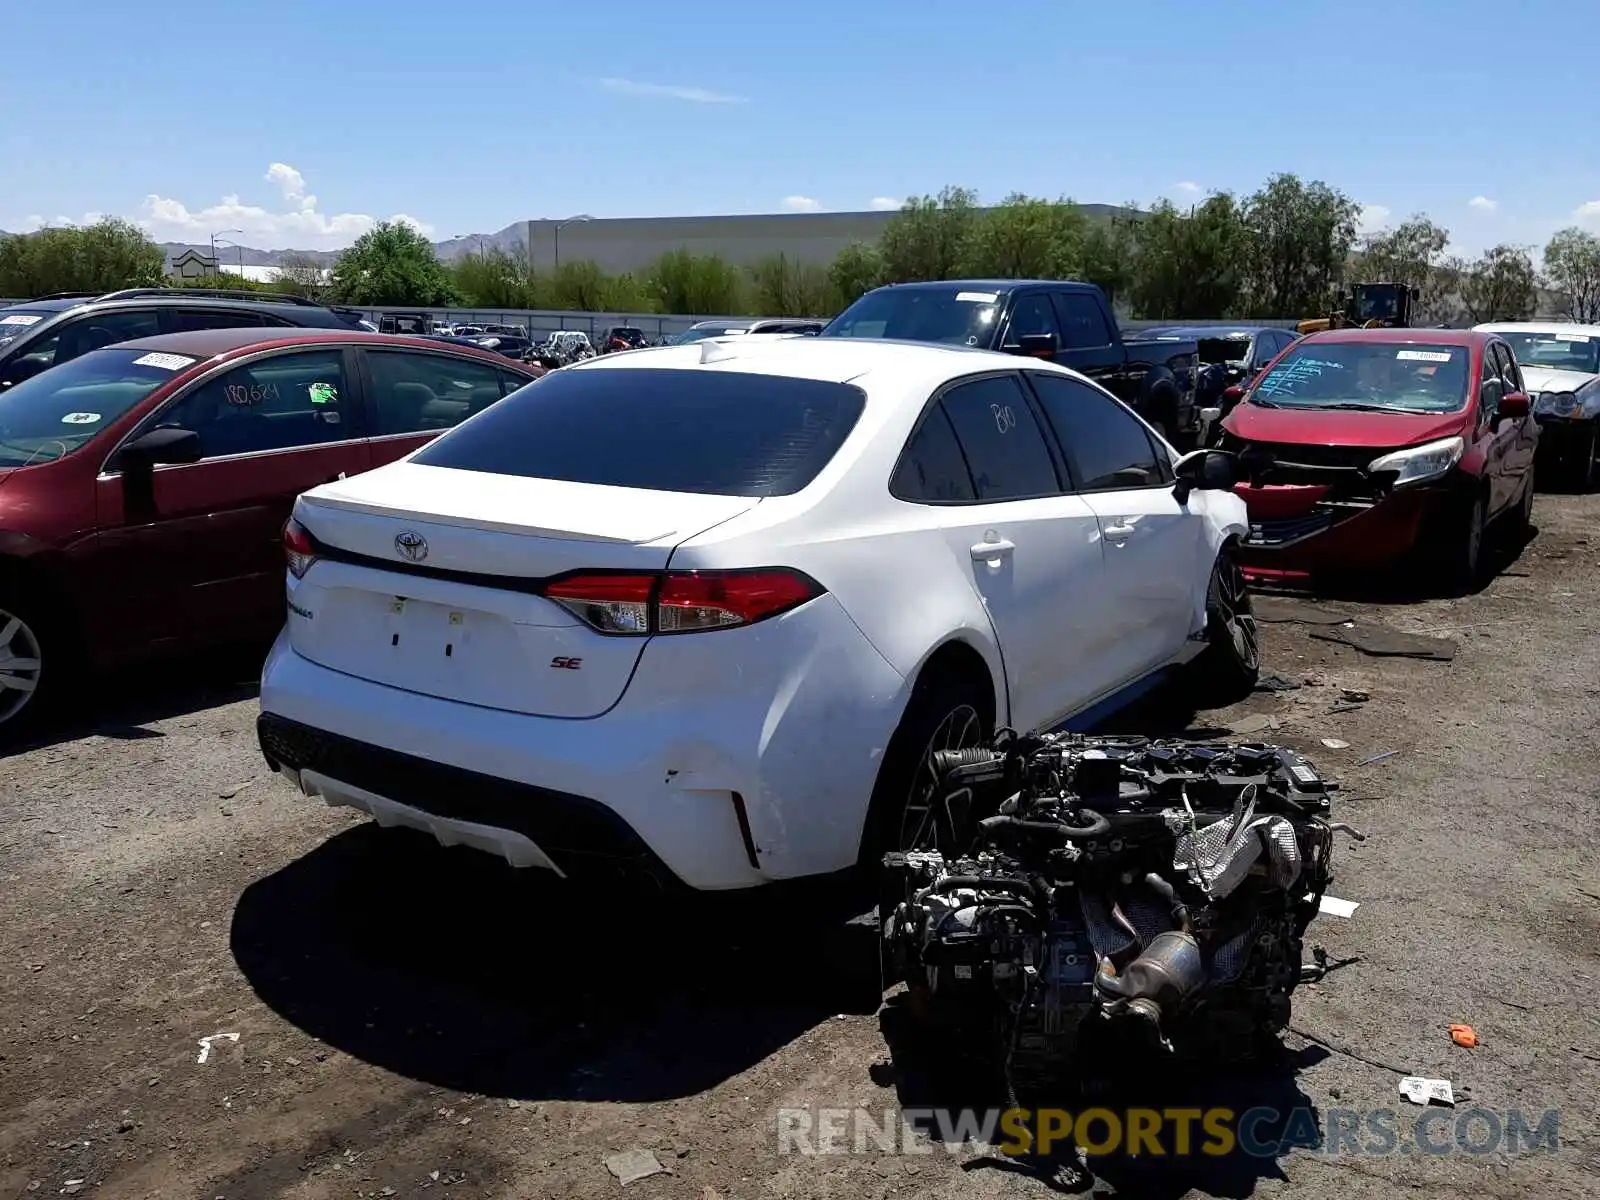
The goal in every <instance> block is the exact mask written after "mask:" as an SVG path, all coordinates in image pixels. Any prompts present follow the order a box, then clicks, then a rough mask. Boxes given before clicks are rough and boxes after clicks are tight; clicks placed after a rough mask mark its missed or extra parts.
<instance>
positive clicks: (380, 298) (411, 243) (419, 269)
mask: <svg viewBox="0 0 1600 1200" xmlns="http://www.w3.org/2000/svg"><path fill="white" fill-rule="evenodd" d="M331 291H332V293H333V295H334V296H335V298H337V299H338V300H340V301H343V302H344V303H346V304H397V305H398V304H404V305H416V306H418V307H421V306H424V305H436V304H453V303H455V302H456V293H455V288H454V286H453V285H452V284H451V280H450V274H449V272H448V271H446V270H445V267H444V264H443V263H441V262H440V261H439V259H438V256H437V255H435V254H434V252H433V245H432V243H430V242H429V241H428V239H427V238H425V237H423V236H422V234H420V233H418V232H417V230H416V229H414V228H412V227H411V226H410V225H408V224H406V223H405V222H403V221H379V222H378V223H377V224H376V225H375V226H373V227H372V229H371V230H369V231H368V232H366V233H364V234H362V235H361V236H360V237H359V238H357V239H356V241H355V245H353V246H351V247H350V249H348V250H346V251H345V252H344V253H343V254H341V255H340V256H339V261H338V262H337V263H336V264H334V268H333V281H332V288H331Z"/></svg>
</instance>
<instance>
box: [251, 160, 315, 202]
mask: <svg viewBox="0 0 1600 1200" xmlns="http://www.w3.org/2000/svg"><path fill="white" fill-rule="evenodd" d="M262 178H263V179H265V180H266V181H267V182H268V183H274V184H277V185H278V187H280V188H282V189H283V198H284V199H285V200H300V199H303V198H304V197H305V194H306V177H305V176H304V175H302V174H300V172H299V171H296V170H295V169H294V168H293V167H291V166H290V165H289V164H288V163H277V162H275V163H273V164H272V165H271V166H270V167H268V168H267V173H266V174H265V175H264V176H262Z"/></svg>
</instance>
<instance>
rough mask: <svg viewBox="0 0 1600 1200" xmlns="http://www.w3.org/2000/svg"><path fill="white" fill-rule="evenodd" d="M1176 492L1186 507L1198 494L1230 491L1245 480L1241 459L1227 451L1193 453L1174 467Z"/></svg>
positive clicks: (1195, 451)
mask: <svg viewBox="0 0 1600 1200" xmlns="http://www.w3.org/2000/svg"><path fill="white" fill-rule="evenodd" d="M1172 473H1173V475H1175V476H1176V477H1177V482H1176V484H1174V487H1173V491H1174V494H1175V495H1176V496H1177V497H1178V503H1179V504H1183V503H1185V502H1186V501H1187V500H1188V499H1189V494H1190V493H1191V492H1194V491H1214V492H1221V491H1228V490H1230V489H1231V488H1232V487H1233V486H1234V485H1235V484H1237V483H1239V482H1240V480H1241V479H1242V478H1243V475H1244V473H1243V471H1242V470H1241V468H1240V465H1239V460H1238V459H1237V458H1236V457H1234V456H1233V455H1232V454H1229V453H1227V451H1225V450H1192V451H1190V452H1189V453H1188V454H1185V455H1184V456H1183V457H1182V458H1180V459H1179V460H1178V461H1177V462H1176V463H1174V464H1173V466H1172Z"/></svg>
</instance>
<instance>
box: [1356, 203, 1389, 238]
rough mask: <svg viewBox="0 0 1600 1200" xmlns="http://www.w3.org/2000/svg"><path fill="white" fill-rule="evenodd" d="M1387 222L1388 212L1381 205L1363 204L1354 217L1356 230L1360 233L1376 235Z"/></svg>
mask: <svg viewBox="0 0 1600 1200" xmlns="http://www.w3.org/2000/svg"><path fill="white" fill-rule="evenodd" d="M1388 220H1389V210H1388V209H1387V208H1385V207H1384V206H1383V205H1381V204H1363V205H1362V206H1361V212H1360V213H1358V214H1357V216H1356V228H1357V229H1359V230H1361V232H1362V233H1377V232H1378V230H1380V229H1382V228H1383V227H1384V225H1385V224H1387V223H1388Z"/></svg>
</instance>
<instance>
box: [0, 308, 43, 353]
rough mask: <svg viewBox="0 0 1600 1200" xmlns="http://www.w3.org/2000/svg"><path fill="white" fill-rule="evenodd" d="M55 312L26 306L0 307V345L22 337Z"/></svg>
mask: <svg viewBox="0 0 1600 1200" xmlns="http://www.w3.org/2000/svg"><path fill="white" fill-rule="evenodd" d="M53 316H55V313H53V312H36V311H33V310H30V309H26V308H0V346H3V345H5V344H6V343H7V342H9V341H11V339H12V338H17V337H21V336H22V335H23V334H25V333H27V332H28V330H30V329H32V328H33V327H34V326H35V325H37V324H38V323H39V322H40V321H42V320H44V319H45V318H46V317H53Z"/></svg>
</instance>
